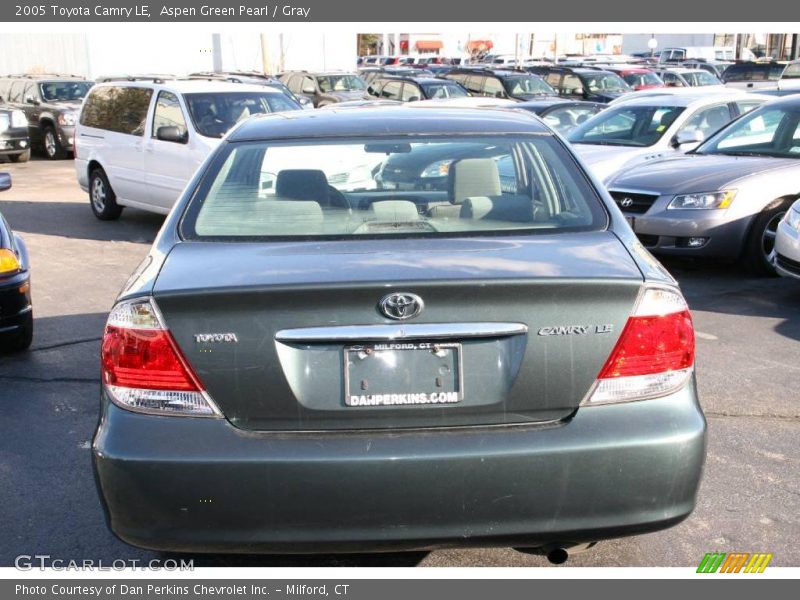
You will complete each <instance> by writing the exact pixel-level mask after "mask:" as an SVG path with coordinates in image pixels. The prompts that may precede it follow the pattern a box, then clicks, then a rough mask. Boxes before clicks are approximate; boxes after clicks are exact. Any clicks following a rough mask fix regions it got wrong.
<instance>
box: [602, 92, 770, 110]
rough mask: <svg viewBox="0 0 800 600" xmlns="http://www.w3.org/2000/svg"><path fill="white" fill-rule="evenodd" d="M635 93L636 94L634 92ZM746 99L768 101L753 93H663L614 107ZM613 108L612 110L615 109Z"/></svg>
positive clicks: (678, 104)
mask: <svg viewBox="0 0 800 600" xmlns="http://www.w3.org/2000/svg"><path fill="white" fill-rule="evenodd" d="M634 93H635V92H634ZM744 98H755V99H761V100H766V99H765V98H763V97H760V96H759V95H758V94H751V93H742V92H741V91H738V92H737V91H733V90H731V91H728V90H724V91H720V92H715V93H711V94H708V95H704V94H703V95H697V94H670V93H663V94H657V93H654V94H648V95H646V96H642V97H641V98H630V99H629V100H627V101H626V102H620V103H619V104H615V105H614V106H652V105H654V104H657V105H658V106H682V107H688V106H694V105H703V104H715V103H717V102H726V101H731V100H742V99H744ZM614 106H612V108H613V107H614Z"/></svg>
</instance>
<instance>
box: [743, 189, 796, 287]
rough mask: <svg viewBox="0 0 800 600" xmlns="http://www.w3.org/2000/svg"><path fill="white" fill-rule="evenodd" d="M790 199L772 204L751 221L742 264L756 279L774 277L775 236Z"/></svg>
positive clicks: (790, 201) (775, 274)
mask: <svg viewBox="0 0 800 600" xmlns="http://www.w3.org/2000/svg"><path fill="white" fill-rule="evenodd" d="M791 203H792V199H790V198H787V199H783V200H778V201H776V202H773V203H772V204H770V205H769V206H767V208H765V209H764V210H762V211H761V212H760V213H759V214H758V215H757V216H756V218H755V220H754V221H753V226H752V227H751V229H750V234H749V235H748V236H747V241H746V242H745V245H744V253H743V254H742V264H743V265H744V268H745V269H747V270H748V271H749V272H750V273H752V274H753V275H756V276H758V277H776V276H777V275H778V274H777V273H776V272H775V267H774V266H773V264H772V256H773V254H774V252H775V236H776V234H777V229H778V223H780V221H781V219H782V218H783V216H784V215H785V214H786V211H787V210H789V206H790V205H791Z"/></svg>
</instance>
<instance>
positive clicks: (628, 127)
mask: <svg viewBox="0 0 800 600" xmlns="http://www.w3.org/2000/svg"><path fill="white" fill-rule="evenodd" d="M683 110H684V109H683V108H682V107H678V106H635V107H630V106H625V105H622V106H620V107H618V108H610V109H608V110H605V111H603V112H601V113H600V114H598V115H597V116H596V117H594V118H592V119H590V120H589V121H587V122H586V123H584V124H583V125H581V126H580V127H578V128H577V129H575V130H574V131H573V132H572V133H570V134H569V141H570V142H573V143H576V144H599V145H608V146H612V145H613V146H652V145H653V144H655V143H656V142H657V141H658V140H660V139H661V138H662V137H663V136H664V133H665V132H666V131H667V129H669V127H670V125H672V123H673V122H674V121H675V119H677V118H678V115H680V114H681V113H682V112H683Z"/></svg>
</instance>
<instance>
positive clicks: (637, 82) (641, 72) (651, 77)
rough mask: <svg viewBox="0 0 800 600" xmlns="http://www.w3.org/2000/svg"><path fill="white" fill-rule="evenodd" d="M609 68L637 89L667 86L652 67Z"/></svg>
mask: <svg viewBox="0 0 800 600" xmlns="http://www.w3.org/2000/svg"><path fill="white" fill-rule="evenodd" d="M609 70H610V71H611V70H613V71H614V72H615V73H616V74H617V75H619V76H620V77H622V78H623V79H624V80H625V83H627V84H628V85H629V86H631V87H632V88H633V89H634V90H636V91H639V90H649V89H652V88H663V87H667V86H666V84H665V83H664V82H663V81H662V80H661V78H660V77H659V76H658V75H656V74H655V73H654V72H653V71H651V70H650V69H643V68H641V67H624V68H618V69H609Z"/></svg>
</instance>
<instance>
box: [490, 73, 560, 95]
mask: <svg viewBox="0 0 800 600" xmlns="http://www.w3.org/2000/svg"><path fill="white" fill-rule="evenodd" d="M503 83H504V84H505V88H506V91H507V92H508V95H509V96H528V95H542V94H547V95H552V96H555V95H556V91H555V90H554V89H553V88H551V87H550V86H549V85H548V84H547V83H545V81H544V79H540V78H539V77H525V76H520V77H506V78H505V80H504V81H503Z"/></svg>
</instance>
